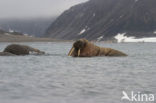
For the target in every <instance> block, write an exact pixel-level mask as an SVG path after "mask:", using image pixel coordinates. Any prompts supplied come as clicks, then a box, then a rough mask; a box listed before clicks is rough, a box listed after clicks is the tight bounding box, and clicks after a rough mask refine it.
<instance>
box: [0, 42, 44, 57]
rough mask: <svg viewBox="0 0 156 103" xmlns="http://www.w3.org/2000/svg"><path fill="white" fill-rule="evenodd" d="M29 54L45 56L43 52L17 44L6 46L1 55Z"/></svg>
mask: <svg viewBox="0 0 156 103" xmlns="http://www.w3.org/2000/svg"><path fill="white" fill-rule="evenodd" d="M30 52H36V53H37V54H45V52H43V51H40V50H38V49H35V48H32V47H29V46H26V45H19V44H11V45H8V46H7V47H6V48H5V49H4V51H3V52H2V53H1V54H3V53H4V54H6V55H7V54H8V55H11V54H14V55H29V53H30Z"/></svg>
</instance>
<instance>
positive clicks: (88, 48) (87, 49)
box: [68, 39, 127, 57]
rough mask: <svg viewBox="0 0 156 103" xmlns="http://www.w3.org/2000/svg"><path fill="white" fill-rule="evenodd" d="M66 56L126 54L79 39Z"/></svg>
mask: <svg viewBox="0 0 156 103" xmlns="http://www.w3.org/2000/svg"><path fill="white" fill-rule="evenodd" d="M68 56H73V57H93V56H127V55H126V54H125V53H123V52H121V51H118V50H115V49H111V48H103V47H98V46H96V45H94V44H93V43H91V42H89V41H88V40H86V39H80V40H78V41H76V42H75V43H74V44H73V47H72V49H71V50H70V52H69V53H68Z"/></svg>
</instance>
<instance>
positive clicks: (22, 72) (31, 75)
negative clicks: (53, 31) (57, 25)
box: [0, 42, 156, 103]
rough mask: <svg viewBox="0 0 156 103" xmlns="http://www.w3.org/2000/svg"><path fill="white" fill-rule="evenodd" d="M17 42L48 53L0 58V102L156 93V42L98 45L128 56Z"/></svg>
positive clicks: (112, 101)
mask: <svg viewBox="0 0 156 103" xmlns="http://www.w3.org/2000/svg"><path fill="white" fill-rule="evenodd" d="M8 44H10V43H0V51H2V50H3V49H4V48H5V47H6V46H7V45H8ZM21 44H26V45H29V46H32V47H35V48H38V49H40V50H43V51H46V53H47V54H48V55H42V56H35V55H29V56H9V57H7V56H1V57H0V103H129V102H127V101H122V100H121V97H122V96H123V94H122V91H125V92H126V93H127V94H128V95H129V96H130V93H131V92H132V91H134V92H135V93H140V94H154V95H155V96H156V43H123V44H106V43H96V44H97V45H99V46H104V47H111V48H114V49H117V50H121V51H123V52H125V53H127V54H128V55H129V56H128V57H93V58H72V57H68V56H67V54H68V52H69V50H70V48H71V46H72V43H70V42H52V43H50V42H47V43H40V42H38V43H21ZM155 98H156V97H155ZM155 102H156V100H155ZM134 103H135V102H134ZM141 103H142V102H141ZM148 103H154V102H148Z"/></svg>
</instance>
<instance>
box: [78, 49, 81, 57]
mask: <svg viewBox="0 0 156 103" xmlns="http://www.w3.org/2000/svg"><path fill="white" fill-rule="evenodd" d="M80 53H81V50H80V49H79V50H78V57H79V56H80Z"/></svg>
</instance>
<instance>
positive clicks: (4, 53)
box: [0, 52, 15, 56]
mask: <svg viewBox="0 0 156 103" xmlns="http://www.w3.org/2000/svg"><path fill="white" fill-rule="evenodd" d="M0 56H15V54H12V53H8V52H0Z"/></svg>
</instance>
